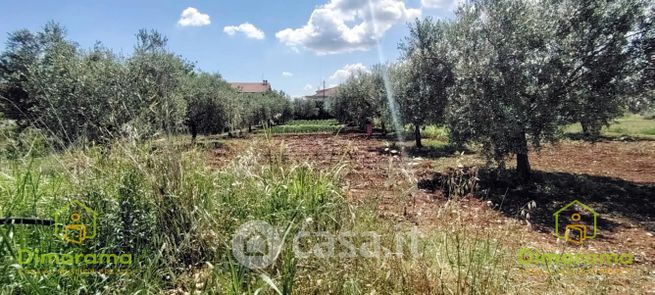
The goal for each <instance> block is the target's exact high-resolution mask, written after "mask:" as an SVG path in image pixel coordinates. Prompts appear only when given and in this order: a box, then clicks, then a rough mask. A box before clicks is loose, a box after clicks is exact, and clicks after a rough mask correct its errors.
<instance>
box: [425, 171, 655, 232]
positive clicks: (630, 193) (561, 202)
mask: <svg viewBox="0 0 655 295" xmlns="http://www.w3.org/2000/svg"><path fill="white" fill-rule="evenodd" d="M441 177H442V176H441V175H440V174H435V175H434V176H433V178H431V179H430V178H428V179H422V180H420V181H419V183H418V185H419V188H422V189H427V190H440V189H442V187H443V186H442V185H441V182H442V178H441ZM479 178H480V182H479V186H478V190H477V193H476V194H475V197H476V198H481V199H484V200H485V201H491V202H493V204H494V209H495V210H498V211H500V212H501V213H502V214H504V215H505V216H507V217H510V218H515V219H522V220H523V219H525V215H522V214H521V211H522V210H525V212H526V213H529V214H530V218H529V219H528V220H529V221H530V223H532V224H533V225H534V226H535V228H536V229H537V230H539V231H543V232H553V230H554V218H553V213H555V212H556V211H558V210H559V209H560V208H562V207H564V206H566V205H567V204H569V203H570V202H572V201H573V200H578V201H580V202H582V203H584V204H586V205H587V206H589V207H591V208H592V209H593V210H595V211H596V212H597V213H598V214H599V217H598V230H599V232H601V233H602V232H603V231H614V230H615V229H616V228H617V227H618V226H620V224H618V223H617V222H616V220H625V219H627V220H628V221H629V222H630V223H636V224H638V226H639V227H643V228H644V229H645V230H647V231H649V232H651V233H655V185H653V184H638V183H633V182H630V181H625V180H623V179H620V178H613V177H602V176H593V175H586V174H571V173H558V172H544V171H534V172H533V178H532V181H531V182H530V183H529V184H521V183H520V182H518V181H514V180H512V179H513V177H511V176H510V175H499V174H498V173H497V172H496V171H491V170H485V171H481V172H480V174H479ZM532 201H534V202H535V203H536V205H537V206H536V208H533V209H529V208H528V206H527V204H528V203H529V202H532Z"/></svg>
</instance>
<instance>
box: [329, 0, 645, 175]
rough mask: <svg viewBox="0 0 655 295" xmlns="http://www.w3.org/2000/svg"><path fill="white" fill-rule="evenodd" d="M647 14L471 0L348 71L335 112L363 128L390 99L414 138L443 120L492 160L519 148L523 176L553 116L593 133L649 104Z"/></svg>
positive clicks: (631, 0) (457, 138)
mask: <svg viewBox="0 0 655 295" xmlns="http://www.w3.org/2000/svg"><path fill="white" fill-rule="evenodd" d="M574 2H575V1H574ZM592 2H593V3H592ZM560 12H565V13H560ZM653 15H654V14H653V7H652V6H649V5H648V3H646V2H645V1H640V0H623V1H591V2H590V1H586V2H585V1H582V2H575V3H573V2H567V1H489V0H479V1H469V2H467V3H464V4H462V5H461V6H460V7H459V9H458V10H457V12H456V17H455V19H454V20H451V21H437V22H434V21H432V20H430V19H429V18H428V19H425V20H417V21H416V22H415V23H414V24H412V25H411V26H410V35H409V36H408V37H407V38H406V40H405V41H404V42H402V43H401V45H400V49H402V51H403V53H404V54H403V57H402V59H401V60H400V61H399V62H398V63H397V64H392V65H385V66H377V67H376V68H377V69H381V70H378V71H373V72H372V73H359V74H357V75H354V76H353V77H351V79H350V80H349V81H347V82H346V83H345V84H344V85H342V87H341V88H340V91H339V94H338V97H337V101H336V103H335V110H334V113H335V115H336V118H337V119H339V120H340V121H341V122H343V123H355V124H358V125H360V126H361V125H362V123H366V122H371V121H375V120H379V121H382V122H385V123H386V124H388V123H389V122H390V120H389V119H390V116H389V113H390V111H392V110H394V109H397V110H398V114H397V117H398V119H399V120H400V121H401V124H413V125H414V132H415V135H414V137H415V140H416V146H417V147H420V146H421V134H420V127H421V126H423V125H425V124H435V123H436V124H439V123H445V125H446V126H447V128H448V130H449V132H448V134H449V137H450V141H451V142H452V143H454V144H456V145H459V146H462V145H464V144H468V143H475V144H481V145H482V147H483V151H484V154H485V155H486V156H487V158H488V159H489V160H491V161H493V162H496V163H497V164H498V166H499V167H500V168H502V167H504V162H505V160H506V159H507V157H508V156H510V155H512V156H516V161H517V165H516V171H517V173H516V174H517V176H518V177H519V178H520V179H523V180H524V181H527V180H528V179H529V178H530V172H531V168H530V162H529V159H528V151H529V149H530V148H536V149H539V148H540V147H541V145H542V144H543V143H544V142H553V141H555V140H557V138H558V135H559V133H558V131H559V129H560V126H564V125H568V124H571V123H574V122H580V123H581V125H582V127H583V131H584V133H585V136H586V137H587V138H588V139H592V140H593V139H594V138H597V137H598V136H599V135H600V130H601V127H602V126H604V125H605V126H606V125H608V124H609V123H610V122H611V121H612V120H613V119H615V118H618V117H620V116H621V115H623V114H624V113H625V112H626V111H628V110H631V111H635V110H639V111H645V110H647V108H648V107H649V106H650V105H651V102H652V101H653V99H654V98H655V96H653V90H652V89H653V88H652V87H651V86H648V85H651V84H652V83H650V82H647V81H645V80H644V79H646V80H648V78H645V77H650V76H649V75H650V74H651V72H652V65H653V58H652V52H653V50H652V42H653V41H652V40H653V33H652V31H653V19H655V18H654V16H653ZM374 81H382V83H374ZM384 81H388V82H387V83H384ZM389 85H391V87H389ZM389 89H392V90H393V91H391V92H389V91H388V90H389ZM389 101H392V102H391V103H389Z"/></svg>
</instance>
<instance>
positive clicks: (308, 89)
mask: <svg viewBox="0 0 655 295" xmlns="http://www.w3.org/2000/svg"><path fill="white" fill-rule="evenodd" d="M303 89H305V91H310V90H314V86H312V84H307V85H305V88H303Z"/></svg>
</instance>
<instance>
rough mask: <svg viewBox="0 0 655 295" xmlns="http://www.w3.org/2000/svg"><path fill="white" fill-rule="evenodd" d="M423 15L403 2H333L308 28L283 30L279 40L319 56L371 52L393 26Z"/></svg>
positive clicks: (317, 12) (318, 11) (316, 13)
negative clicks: (362, 51)
mask: <svg viewBox="0 0 655 295" xmlns="http://www.w3.org/2000/svg"><path fill="white" fill-rule="evenodd" d="M420 15H421V11H420V10H419V9H414V8H408V7H406V6H405V2H403V1H402V0H330V1H329V2H328V3H327V4H325V5H322V6H319V7H317V8H316V9H314V11H313V12H312V14H311V16H310V17H309V20H308V21H307V24H305V25H304V26H302V27H300V28H296V29H292V28H286V29H284V30H281V31H279V32H277V33H276V34H275V37H277V38H278V39H279V40H280V42H282V43H284V44H286V45H287V46H289V47H292V48H293V47H304V48H307V49H309V50H312V51H314V52H316V53H318V54H334V53H343V52H351V51H355V50H368V49H370V48H371V47H372V46H373V45H375V43H376V41H377V40H379V39H380V38H382V36H383V35H384V33H385V32H386V31H387V30H389V29H390V28H391V27H392V26H393V25H395V24H397V23H404V22H407V21H410V20H413V19H415V18H417V17H420Z"/></svg>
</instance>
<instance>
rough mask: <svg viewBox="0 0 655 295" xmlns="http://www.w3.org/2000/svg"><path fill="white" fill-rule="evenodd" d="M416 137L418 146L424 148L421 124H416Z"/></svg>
mask: <svg viewBox="0 0 655 295" xmlns="http://www.w3.org/2000/svg"><path fill="white" fill-rule="evenodd" d="M414 138H415V139H416V147H417V148H422V147H423V144H422V143H421V126H420V125H419V124H414Z"/></svg>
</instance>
